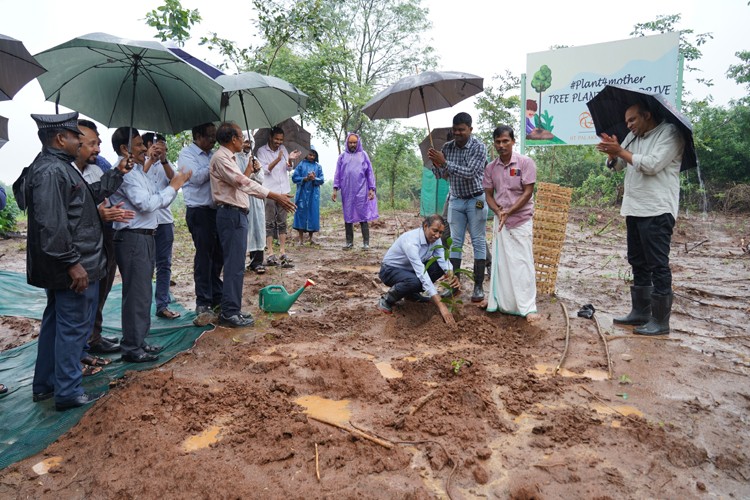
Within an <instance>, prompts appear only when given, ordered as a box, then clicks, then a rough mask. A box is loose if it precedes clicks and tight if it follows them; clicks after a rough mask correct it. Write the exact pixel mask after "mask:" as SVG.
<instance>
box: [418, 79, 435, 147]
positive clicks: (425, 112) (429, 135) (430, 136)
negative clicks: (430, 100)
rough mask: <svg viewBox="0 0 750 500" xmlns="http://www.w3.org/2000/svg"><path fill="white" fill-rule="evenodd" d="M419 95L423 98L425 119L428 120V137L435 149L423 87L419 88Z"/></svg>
mask: <svg viewBox="0 0 750 500" xmlns="http://www.w3.org/2000/svg"><path fill="white" fill-rule="evenodd" d="M419 95H420V96H422V107H423V108H424V119H425V120H427V136H428V137H429V138H430V147H431V148H433V149H434V148H435V145H434V144H433V143H432V132H431V131H430V119H429V118H428V117H427V105H426V104H425V103H424V90H422V87H419Z"/></svg>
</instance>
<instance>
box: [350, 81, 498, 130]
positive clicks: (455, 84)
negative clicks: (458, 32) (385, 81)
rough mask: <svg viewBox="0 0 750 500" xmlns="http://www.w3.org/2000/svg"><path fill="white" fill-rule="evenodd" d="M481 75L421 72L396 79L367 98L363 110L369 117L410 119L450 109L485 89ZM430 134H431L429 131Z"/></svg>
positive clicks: (428, 124)
mask: <svg viewBox="0 0 750 500" xmlns="http://www.w3.org/2000/svg"><path fill="white" fill-rule="evenodd" d="M483 82H484V80H483V79H482V77H480V76H476V75H472V74H469V73H461V72H458V71H424V72H422V73H419V74H418V75H412V76H407V77H405V78H402V79H401V80H399V81H397V82H396V83H394V84H393V85H391V86H390V87H388V88H387V89H385V90H383V91H382V92H380V93H379V94H378V95H376V96H375V97H373V98H372V99H370V100H369V101H368V102H367V104H365V107H364V108H362V112H363V113H364V114H366V115H367V116H369V117H370V119H372V120H377V119H380V118H411V117H412V116H416V115H419V114H422V113H424V115H425V119H426V120H427V133H428V134H430V120H429V118H427V112H428V111H434V110H437V109H443V108H450V107H451V106H453V105H454V104H457V103H459V102H461V101H463V100H464V99H466V98H468V97H471V96H473V95H475V94H478V93H479V92H481V91H482V90H484V85H483ZM430 135H431V134H430Z"/></svg>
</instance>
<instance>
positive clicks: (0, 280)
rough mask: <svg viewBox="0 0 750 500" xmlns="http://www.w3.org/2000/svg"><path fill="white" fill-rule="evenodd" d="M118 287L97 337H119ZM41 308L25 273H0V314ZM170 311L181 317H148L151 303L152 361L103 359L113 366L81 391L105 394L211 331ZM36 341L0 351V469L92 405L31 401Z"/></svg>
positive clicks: (29, 314) (41, 298)
mask: <svg viewBox="0 0 750 500" xmlns="http://www.w3.org/2000/svg"><path fill="white" fill-rule="evenodd" d="M121 303H122V286H121V285H116V286H115V287H113V288H112V291H111V292H110V294H109V297H108V299H107V303H106V305H105V306H104V313H103V314H104V328H103V330H104V331H103V332H102V333H103V334H105V335H107V336H117V337H120V336H122V327H121V323H120V317H121V311H122V310H121ZM46 304H47V298H46V294H45V292H44V290H43V289H40V288H35V287H32V286H31V285H28V284H27V283H26V275H25V274H20V273H11V272H7V271H0V316H22V317H26V318H34V319H41V317H42V314H43V312H44V308H45V306H46ZM170 309H173V310H175V311H178V312H180V313H181V314H182V316H180V317H179V318H177V319H173V320H168V319H163V318H159V317H156V316H154V312H155V310H154V306H153V304H152V310H151V314H152V319H151V330H150V331H149V336H148V339H149V341H150V342H152V343H154V344H159V345H162V346H164V350H163V351H162V352H161V353H159V359H158V361H154V362H152V363H125V362H122V361H120V354H119V353H115V354H113V355H109V356H103V357H111V358H112V359H113V362H112V363H110V364H109V365H107V366H105V367H104V369H103V370H102V371H101V372H99V373H98V374H96V375H93V376H91V377H85V378H84V379H83V387H84V390H86V391H87V392H88V391H90V392H105V391H107V390H108V388H109V384H110V382H112V381H113V380H116V379H118V378H121V377H123V376H124V375H125V372H126V371H130V370H147V369H150V368H155V367H157V366H159V365H162V364H164V363H166V362H167V361H169V360H170V359H172V358H174V357H175V356H176V355H177V354H179V353H180V352H182V351H185V350H187V349H190V348H191V347H192V346H193V345H194V344H195V341H196V340H197V339H198V337H200V335H201V334H202V333H203V332H204V331H206V330H208V329H210V328H212V327H211V326H208V327H203V328H198V327H195V326H193V319H194V318H195V313H194V312H192V311H186V310H185V309H184V308H183V307H182V306H180V305H179V304H171V305H170ZM36 353H37V341H36V340H34V341H32V342H28V343H26V344H24V345H22V346H20V347H16V348H14V349H10V350H8V351H5V352H3V353H0V382H1V383H3V384H5V385H6V386H8V388H9V389H8V393H7V394H6V395H5V396H0V415H2V418H0V469H3V468H5V467H7V466H9V465H11V464H13V463H15V462H17V461H19V460H23V459H24V458H26V457H29V456H31V455H33V454H35V453H38V452H40V451H42V450H43V449H44V448H46V447H47V446H48V445H49V444H50V443H52V442H53V441H55V440H56V439H57V438H58V437H60V436H61V435H62V434H64V433H65V432H67V431H68V429H70V428H71V427H73V426H74V425H75V424H76V423H77V422H78V421H79V420H80V419H81V417H82V416H83V414H84V413H85V412H86V410H87V409H90V408H92V405H87V406H83V407H81V408H76V409H72V410H68V411H65V412H58V411H56V410H55V403H54V398H51V399H48V400H46V401H43V402H40V403H34V402H33V401H32V398H31V396H32V388H31V384H32V380H33V377H34V364H35V362H36Z"/></svg>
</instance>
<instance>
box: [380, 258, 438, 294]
mask: <svg viewBox="0 0 750 500" xmlns="http://www.w3.org/2000/svg"><path fill="white" fill-rule="evenodd" d="M427 274H429V275H430V279H431V280H432V282H433V283H434V282H436V281H437V280H438V279H440V277H441V276H443V274H445V271H443V268H442V267H440V266H439V265H438V263H437V262H433V263H432V265H431V266H430V267H429V268H427ZM379 276H380V281H382V282H383V284H384V285H386V286H389V287H391V290H390V292H389V293H390V294H391V299H392V300H393V301H394V302H396V301H398V300H401V299H402V298H404V297H406V296H407V295H411V294H413V293H421V292H422V291H423V289H422V282H421V281H420V280H419V278H418V277H417V274H416V273H415V272H414V270H413V269H402V268H400V267H392V266H387V265H385V264H383V265H382V266H380V274H379Z"/></svg>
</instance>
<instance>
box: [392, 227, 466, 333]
mask: <svg viewBox="0 0 750 500" xmlns="http://www.w3.org/2000/svg"><path fill="white" fill-rule="evenodd" d="M444 230H445V220H444V219H443V218H442V217H441V216H440V215H438V214H433V215H430V216H428V217H427V218H425V219H424V221H423V222H422V227H418V228H416V229H412V230H411V231H407V232H405V233H404V234H402V235H401V236H399V238H398V239H397V240H396V241H395V243H393V245H392V246H391V248H390V249H388V251H387V252H386V254H385V257H383V264H382V265H381V266H380V280H381V281H382V282H383V283H384V284H385V285H387V286H390V287H391V289H390V290H388V293H386V294H385V295H383V296H382V297H381V298H380V301H379V302H378V309H380V310H381V311H383V312H384V313H386V314H391V313H392V312H393V306H394V304H396V302H398V301H399V300H401V299H402V298H405V299H407V300H413V301H417V302H432V303H433V304H435V305H436V306H437V308H438V311H440V315H441V316H442V317H443V320H444V321H445V322H446V323H448V324H449V325H455V323H456V321H455V320H454V319H453V315H452V314H451V312H450V311H449V310H448V307H447V306H446V305H445V304H444V303H442V302H441V301H440V295H439V294H438V293H437V290H436V289H435V284H434V283H435V281H437V280H438V279H441V278H442V279H443V280H444V281H445V283H446V284H447V285H448V286H449V287H451V288H452V289H453V288H458V286H459V282H458V278H457V277H456V275H454V274H453V266H451V263H450V261H448V260H446V258H445V254H444V252H443V247H442V246H441V245H440V243H439V241H438V240H440V236H441V235H442V234H443V231H444ZM430 261H431V262H430ZM427 263H429V267H427V269H426V271H425V264H427ZM423 291H425V292H427V296H425V295H422V293H421V292H423ZM428 296H429V298H428Z"/></svg>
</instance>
